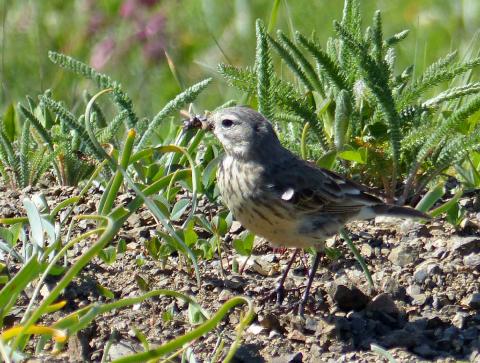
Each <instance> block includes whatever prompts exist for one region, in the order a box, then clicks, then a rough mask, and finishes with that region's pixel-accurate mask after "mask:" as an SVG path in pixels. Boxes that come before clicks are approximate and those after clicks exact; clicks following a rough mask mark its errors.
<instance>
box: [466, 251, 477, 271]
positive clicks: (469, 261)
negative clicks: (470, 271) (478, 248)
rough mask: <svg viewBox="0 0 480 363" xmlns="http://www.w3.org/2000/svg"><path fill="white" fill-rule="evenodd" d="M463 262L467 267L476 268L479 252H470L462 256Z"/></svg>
mask: <svg viewBox="0 0 480 363" xmlns="http://www.w3.org/2000/svg"><path fill="white" fill-rule="evenodd" d="M463 264H464V265H465V266H468V267H472V268H476V267H478V266H480V254H478V253H471V254H469V255H466V256H465V257H463Z"/></svg>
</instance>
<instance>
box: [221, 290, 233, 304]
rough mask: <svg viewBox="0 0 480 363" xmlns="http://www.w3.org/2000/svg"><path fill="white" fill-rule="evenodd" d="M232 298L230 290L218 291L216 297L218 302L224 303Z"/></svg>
mask: <svg viewBox="0 0 480 363" xmlns="http://www.w3.org/2000/svg"><path fill="white" fill-rule="evenodd" d="M232 297H233V294H232V292H231V291H230V290H227V289H223V290H222V291H220V294H219V295H218V301H221V302H224V301H227V300H229V299H231V298H232Z"/></svg>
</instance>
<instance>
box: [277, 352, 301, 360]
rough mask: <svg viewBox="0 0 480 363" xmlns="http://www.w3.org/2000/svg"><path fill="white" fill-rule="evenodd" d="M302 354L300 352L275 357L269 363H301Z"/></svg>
mask: <svg viewBox="0 0 480 363" xmlns="http://www.w3.org/2000/svg"><path fill="white" fill-rule="evenodd" d="M302 362H303V354H302V353H301V352H297V353H293V354H288V355H282V356H279V357H275V358H273V359H272V360H271V363H302Z"/></svg>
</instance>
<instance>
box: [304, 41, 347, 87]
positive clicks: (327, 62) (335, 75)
mask: <svg viewBox="0 0 480 363" xmlns="http://www.w3.org/2000/svg"><path fill="white" fill-rule="evenodd" d="M297 40H298V42H299V43H300V44H301V45H302V46H303V47H305V48H306V49H307V50H308V51H309V52H310V53H311V54H312V56H313V57H314V59H315V61H316V62H317V64H318V66H319V69H321V70H322V71H323V73H324V75H325V77H326V78H327V79H328V80H329V81H330V82H331V83H332V84H333V85H334V86H335V87H336V88H337V89H338V90H342V89H347V90H348V89H350V88H351V87H350V86H349V85H348V81H347V79H346V77H345V75H344V74H343V72H342V70H341V69H340V68H339V67H338V66H337V64H336V63H335V61H334V60H333V59H332V58H331V57H330V56H329V55H328V54H327V53H326V52H324V51H323V50H322V49H321V48H320V46H318V44H316V43H314V42H313V41H311V40H309V39H307V38H305V37H304V36H303V35H302V34H300V33H297Z"/></svg>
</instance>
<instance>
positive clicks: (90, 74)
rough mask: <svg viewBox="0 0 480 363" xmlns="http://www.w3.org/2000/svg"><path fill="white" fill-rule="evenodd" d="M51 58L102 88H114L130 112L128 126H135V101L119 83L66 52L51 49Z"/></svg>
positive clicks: (124, 107) (122, 103)
mask: <svg viewBox="0 0 480 363" xmlns="http://www.w3.org/2000/svg"><path fill="white" fill-rule="evenodd" d="M48 57H49V58H50V60H51V61H52V62H53V63H55V64H57V65H59V66H60V67H62V68H65V69H68V70H70V71H72V72H74V73H76V74H79V75H82V76H84V77H85V78H87V79H90V80H92V81H94V82H95V83H96V84H97V86H98V87H99V88H101V89H106V88H112V89H113V96H114V97H113V98H114V101H115V102H116V103H117V104H118V105H119V107H120V109H121V110H125V111H127V113H128V118H127V120H128V122H127V127H128V128H133V127H135V124H136V123H137V121H138V118H137V116H136V114H135V112H134V111H133V103H132V100H131V99H130V97H129V96H128V95H127V94H126V93H125V92H124V91H123V90H122V87H121V85H120V84H119V83H117V82H115V81H113V80H112V79H111V78H110V77H109V76H107V75H106V74H103V73H100V72H98V71H96V70H95V69H93V68H92V67H90V66H88V65H87V64H85V63H83V62H80V61H78V60H76V59H74V58H72V57H69V56H67V55H64V54H60V53H57V52H53V51H50V52H48Z"/></svg>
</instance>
